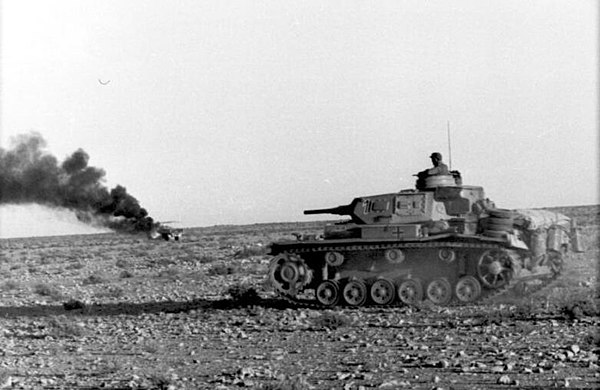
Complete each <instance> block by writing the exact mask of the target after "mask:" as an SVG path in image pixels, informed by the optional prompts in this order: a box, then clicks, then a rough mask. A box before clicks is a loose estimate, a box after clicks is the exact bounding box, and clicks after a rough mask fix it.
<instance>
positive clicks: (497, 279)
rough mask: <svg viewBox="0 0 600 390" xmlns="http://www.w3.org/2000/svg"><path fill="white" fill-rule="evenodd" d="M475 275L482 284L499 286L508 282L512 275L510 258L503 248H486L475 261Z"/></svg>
mask: <svg viewBox="0 0 600 390" xmlns="http://www.w3.org/2000/svg"><path fill="white" fill-rule="evenodd" d="M477 276H479V280H481V282H482V283H483V285H484V286H486V287H489V288H494V289H497V288H501V287H503V286H505V285H506V284H508V282H510V280H511V278H512V276H513V269H512V258H511V257H510V254H509V253H508V252H507V251H506V250H504V249H499V248H497V249H488V250H487V251H485V252H483V254H482V255H481V257H479V261H478V262H477Z"/></svg>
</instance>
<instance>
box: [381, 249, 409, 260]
mask: <svg viewBox="0 0 600 390" xmlns="http://www.w3.org/2000/svg"><path fill="white" fill-rule="evenodd" d="M383 256H384V257H385V259H386V260H387V261H389V262H390V263H392V264H400V263H402V262H403V261H404V259H405V258H406V256H405V255H404V252H402V251H401V250H400V249H388V250H386V251H385V253H384V254H383Z"/></svg>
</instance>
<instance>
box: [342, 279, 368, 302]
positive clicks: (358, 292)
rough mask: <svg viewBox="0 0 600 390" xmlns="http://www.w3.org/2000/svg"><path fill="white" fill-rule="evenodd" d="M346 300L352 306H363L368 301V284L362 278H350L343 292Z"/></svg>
mask: <svg viewBox="0 0 600 390" xmlns="http://www.w3.org/2000/svg"><path fill="white" fill-rule="evenodd" d="M342 295H343V297H344V302H346V303H347V304H348V305H350V306H362V305H364V304H365V302H366V301H367V285H366V284H365V283H364V282H363V281H362V280H350V281H348V283H346V285H345V286H344V290H343V292H342Z"/></svg>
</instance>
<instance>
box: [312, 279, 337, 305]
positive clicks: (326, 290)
mask: <svg viewBox="0 0 600 390" xmlns="http://www.w3.org/2000/svg"><path fill="white" fill-rule="evenodd" d="M317 300H318V301H319V303H321V304H322V305H323V306H328V307H330V306H335V305H337V304H338V302H339V301H340V286H339V285H338V283H337V282H336V281H334V280H325V281H323V282H321V284H319V287H317Z"/></svg>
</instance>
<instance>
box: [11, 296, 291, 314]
mask: <svg viewBox="0 0 600 390" xmlns="http://www.w3.org/2000/svg"><path fill="white" fill-rule="evenodd" d="M66 307H67V308H66ZM248 307H263V308H270V309H281V310H285V309H288V308H292V307H294V306H293V305H292V304H290V303H288V302H286V301H284V300H279V299H273V298H267V299H262V298H259V299H255V300H253V301H240V300H233V299H219V300H208V299H194V300H190V301H164V302H144V303H125V302H123V303H100V304H97V303H91V304H85V305H82V307H79V308H75V309H73V308H70V307H69V305H68V304H67V303H64V304H56V305H35V306H0V318H15V317H48V316H59V315H79V316H81V315H83V316H118V315H142V314H159V313H186V312H189V311H192V310H201V311H212V310H236V309H243V308H248Z"/></svg>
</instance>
